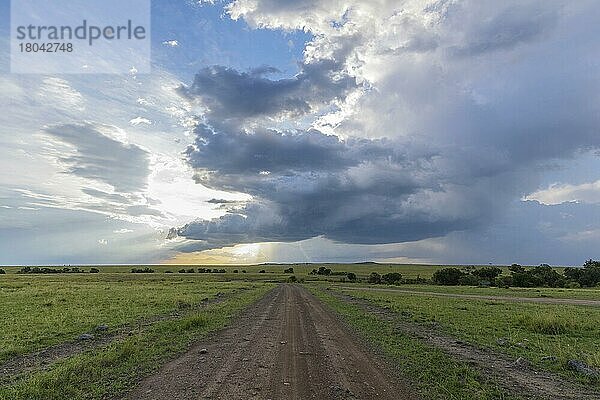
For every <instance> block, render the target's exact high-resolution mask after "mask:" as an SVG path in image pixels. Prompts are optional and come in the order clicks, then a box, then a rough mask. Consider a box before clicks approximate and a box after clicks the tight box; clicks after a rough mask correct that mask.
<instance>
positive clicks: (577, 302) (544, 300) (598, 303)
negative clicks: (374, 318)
mask: <svg viewBox="0 0 600 400" xmlns="http://www.w3.org/2000/svg"><path fill="white" fill-rule="evenodd" d="M338 288H340V289H348V290H368V291H375V292H388V293H389V292H391V293H398V294H403V293H404V294H416V295H420V296H439V297H454V298H458V299H470V300H473V299H474V300H491V301H509V302H516V303H541V304H566V305H573V306H590V307H600V300H586V299H561V298H557V297H511V296H488V295H480V294H460V293H441V292H426V291H419V290H406V289H388V288H374V287H352V286H338Z"/></svg>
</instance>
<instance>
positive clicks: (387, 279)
mask: <svg viewBox="0 0 600 400" xmlns="http://www.w3.org/2000/svg"><path fill="white" fill-rule="evenodd" d="M381 280H382V281H383V282H384V283H387V284H388V285H396V284H398V283H400V281H401V280H402V275H401V274H400V273H398V272H390V273H389V274H384V275H383V276H382V277H381Z"/></svg>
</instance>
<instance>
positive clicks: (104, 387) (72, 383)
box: [0, 285, 272, 400]
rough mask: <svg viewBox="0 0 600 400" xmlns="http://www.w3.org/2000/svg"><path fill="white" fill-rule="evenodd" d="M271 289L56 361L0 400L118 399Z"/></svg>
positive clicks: (2, 389) (0, 391) (1, 392)
mask: <svg viewBox="0 0 600 400" xmlns="http://www.w3.org/2000/svg"><path fill="white" fill-rule="evenodd" d="M271 288H272V285H257V286H255V287H254V288H253V289H250V290H247V291H244V292H240V293H238V294H236V295H235V296H232V297H230V298H228V299H226V300H225V301H224V302H222V303H215V304H212V305H210V306H208V307H207V308H206V309H202V310H199V311H198V312H192V313H190V314H189V315H185V316H184V317H182V318H180V319H175V320H164V321H158V322H156V323H154V324H152V325H150V326H149V327H148V328H147V329H145V330H143V331H141V332H139V333H137V334H134V335H133V336H130V337H128V338H126V339H123V340H120V341H116V342H112V343H111V344H109V345H108V346H106V347H105V348H102V349H96V350H93V351H87V352H85V353H82V354H80V355H77V356H74V357H71V358H68V359H66V360H63V361H59V362H57V363H56V364H54V365H53V366H52V367H51V368H50V369H49V370H47V371H40V372H37V373H32V374H30V375H28V376H27V377H26V378H24V379H23V380H20V381H18V382H16V383H14V384H12V385H5V386H0V399H1V400H64V399H70V400H84V399H85V400H92V399H106V398H111V397H112V396H116V395H118V394H120V393H123V392H124V391H126V390H127V389H128V388H131V387H132V386H133V385H134V384H135V382H136V381H138V380H139V379H141V378H142V377H143V376H146V375H148V374H150V373H151V372H153V371H155V370H157V369H158V368H159V367H160V366H161V365H162V364H163V363H165V362H166V361H167V360H169V359H171V358H173V357H174V356H176V355H177V354H180V353H182V352H183V351H185V350H186V349H187V348H188V347H189V346H190V345H191V344H192V343H193V342H195V341H196V340H198V339H200V338H202V337H204V336H206V335H207V334H208V333H210V332H213V331H215V330H218V329H220V328H222V327H223V326H225V325H227V324H228V323H230V322H231V320H232V318H233V317H234V316H235V315H237V314H238V313H239V312H240V311H241V310H242V309H243V308H244V307H246V306H248V305H249V304H251V303H253V302H255V301H257V300H258V299H259V298H261V297H262V296H263V295H264V294H265V293H266V292H267V291H268V290H270V289H271Z"/></svg>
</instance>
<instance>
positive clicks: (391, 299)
mask: <svg viewBox="0 0 600 400" xmlns="http://www.w3.org/2000/svg"><path fill="white" fill-rule="evenodd" d="M334 290H338V291H339V292H341V293H345V294H348V295H351V296H354V297H357V298H361V299H364V300H368V301H371V302H373V303H374V304H376V305H379V306H381V307H387V308H389V309H390V310H391V311H393V312H395V313H397V314H398V316H399V318H403V319H406V320H407V321H411V322H415V323H420V324H425V325H427V326H429V327H435V328H436V329H439V330H441V331H443V332H445V333H447V334H450V335H451V336H453V337H456V338H458V339H460V340H464V341H466V342H469V343H472V344H476V345H478V346H480V347H483V348H491V349H493V350H495V351H498V352H501V353H505V354H508V355H509V356H511V357H514V358H515V359H517V358H518V357H524V358H526V359H527V360H529V361H530V362H531V363H532V364H533V365H535V366H536V367H538V368H540V369H545V370H549V371H553V372H557V373H559V374H561V375H563V376H565V377H566V378H567V379H570V380H574V381H575V380H576V381H579V382H582V383H584V384H587V385H591V386H594V387H600V383H599V382H598V380H597V379H595V378H589V377H585V376H581V375H579V374H576V373H575V372H573V371H571V370H570V369H568V367H567V362H568V360H570V359H577V360H581V361H583V362H585V363H586V364H588V365H590V366H592V367H594V368H599V367H600V341H599V340H598V338H599V337H600V309H598V308H596V307H587V306H572V305H562V304H561V305H555V304H533V303H515V302H502V301H489V300H479V299H457V298H449V297H436V296H429V297H428V296H423V295H412V294H410V293H406V292H404V293H403V292H401V291H399V292H397V293H396V292H375V291H368V290H342V289H339V288H335V289H334ZM544 357H556V361H551V360H552V359H549V358H544Z"/></svg>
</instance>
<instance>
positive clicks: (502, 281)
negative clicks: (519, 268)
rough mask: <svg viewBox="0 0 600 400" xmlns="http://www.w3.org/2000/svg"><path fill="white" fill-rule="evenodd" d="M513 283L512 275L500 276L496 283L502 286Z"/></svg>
mask: <svg viewBox="0 0 600 400" xmlns="http://www.w3.org/2000/svg"><path fill="white" fill-rule="evenodd" d="M512 284H513V279H512V276H499V277H498V278H497V279H496V285H498V287H502V288H509V287H511V286H512Z"/></svg>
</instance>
